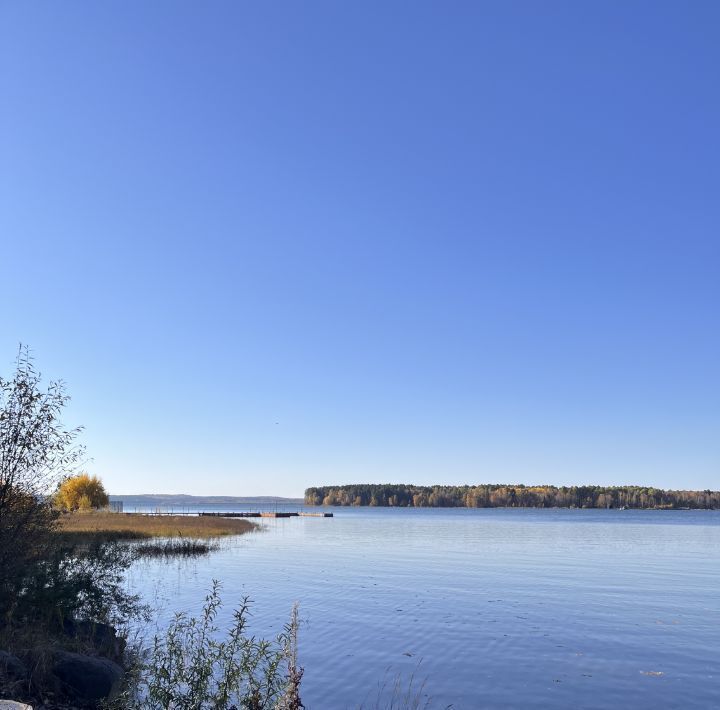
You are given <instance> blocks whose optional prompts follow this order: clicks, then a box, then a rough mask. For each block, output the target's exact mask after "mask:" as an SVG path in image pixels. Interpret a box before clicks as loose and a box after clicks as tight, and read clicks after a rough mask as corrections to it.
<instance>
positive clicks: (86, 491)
mask: <svg viewBox="0 0 720 710" xmlns="http://www.w3.org/2000/svg"><path fill="white" fill-rule="evenodd" d="M54 502H55V505H56V506H57V507H58V508H62V509H63V510H92V509H94V508H104V507H106V506H107V505H109V504H110V497H109V496H108V494H107V491H106V490H105V487H104V486H103V484H102V481H101V480H100V479H99V478H98V477H97V476H90V475H89V474H87V473H81V474H79V475H77V476H71V477H70V478H67V479H66V480H65V481H63V483H61V484H60V486H59V487H58V490H57V493H56V494H55V498H54Z"/></svg>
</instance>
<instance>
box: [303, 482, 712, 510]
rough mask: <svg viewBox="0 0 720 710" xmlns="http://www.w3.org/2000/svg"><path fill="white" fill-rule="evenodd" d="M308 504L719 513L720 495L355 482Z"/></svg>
mask: <svg viewBox="0 0 720 710" xmlns="http://www.w3.org/2000/svg"><path fill="white" fill-rule="evenodd" d="M305 504H306V505H341V506H378V507H403V508H633V509H643V510H688V509H694V510H720V491H710V490H704V491H672V490H663V489H661V488H652V487H644V486H561V487H558V486H525V485H522V484H517V485H508V484H497V483H496V484H480V485H476V486H467V485H466V486H415V485H406V484H363V483H360V484H350V485H343V486H318V487H314V488H308V489H307V490H306V491H305Z"/></svg>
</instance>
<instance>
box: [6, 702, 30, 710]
mask: <svg viewBox="0 0 720 710" xmlns="http://www.w3.org/2000/svg"><path fill="white" fill-rule="evenodd" d="M0 710H33V709H32V705H25V703H19V702H17V700H0Z"/></svg>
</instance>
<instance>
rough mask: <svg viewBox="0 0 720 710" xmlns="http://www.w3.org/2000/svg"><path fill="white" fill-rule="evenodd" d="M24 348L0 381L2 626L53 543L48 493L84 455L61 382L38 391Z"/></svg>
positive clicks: (0, 607)
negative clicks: (69, 422)
mask: <svg viewBox="0 0 720 710" xmlns="http://www.w3.org/2000/svg"><path fill="white" fill-rule="evenodd" d="M40 383H41V377H40V374H39V373H37V372H36V371H35V368H34V366H33V362H32V358H31V356H30V353H29V350H28V349H27V348H21V349H20V351H19V353H18V357H17V360H16V366H15V374H14V375H13V377H12V378H11V379H4V378H2V377H0V626H2V624H3V623H8V622H9V621H10V619H11V617H12V616H13V613H14V610H15V609H16V607H17V604H18V600H19V599H21V598H22V592H23V590H24V589H25V588H26V587H27V586H28V583H29V581H30V580H31V578H32V576H33V575H34V574H35V573H36V571H37V568H38V565H41V564H42V563H43V560H44V558H45V557H46V551H47V549H48V546H49V545H50V544H52V543H51V537H52V532H53V529H54V525H55V518H56V515H55V513H54V511H53V510H52V509H51V507H50V505H49V503H48V498H47V496H48V494H49V493H50V492H51V491H52V489H53V488H54V487H55V485H56V483H57V481H58V480H59V479H60V478H61V477H62V476H63V475H64V474H65V473H66V472H67V471H68V470H71V469H72V468H73V467H74V466H75V465H77V464H78V463H79V461H80V460H81V458H82V456H83V449H82V447H79V446H76V445H75V439H76V436H77V434H78V432H79V430H78V429H71V430H67V429H65V428H64V427H63V425H62V422H61V420H60V415H61V413H62V410H63V408H64V407H65V405H66V404H67V401H68V396H67V395H66V394H65V391H64V387H63V384H62V383H61V382H50V383H49V385H48V387H47V389H46V390H43V389H42V388H41V386H40Z"/></svg>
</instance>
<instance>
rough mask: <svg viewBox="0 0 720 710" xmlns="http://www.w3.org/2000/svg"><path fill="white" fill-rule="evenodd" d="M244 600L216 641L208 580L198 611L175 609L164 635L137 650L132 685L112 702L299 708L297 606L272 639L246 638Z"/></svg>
mask: <svg viewBox="0 0 720 710" xmlns="http://www.w3.org/2000/svg"><path fill="white" fill-rule="evenodd" d="M248 605H249V601H248V599H247V598H245V599H243V601H242V604H241V606H240V608H239V609H237V610H236V611H235V612H234V613H233V624H232V626H231V627H230V629H229V630H228V632H227V635H226V636H225V638H224V639H223V640H218V637H217V635H218V631H219V629H218V627H217V626H216V624H215V620H216V617H217V613H218V610H219V609H220V607H221V600H220V584H219V582H217V581H213V586H212V590H211V591H210V593H209V594H208V596H207V597H206V599H205V605H204V608H203V611H202V614H201V616H200V617H198V618H190V617H188V616H186V615H185V614H177V615H176V616H175V619H174V620H173V622H172V623H171V624H170V626H169V628H168V630H167V632H166V633H165V635H164V636H161V637H160V636H156V637H155V639H154V641H153V644H152V648H150V649H148V651H147V652H146V653H145V654H141V658H140V661H139V663H138V667H137V670H136V679H135V683H134V685H133V687H131V688H128V690H127V691H126V694H125V696H124V697H122V698H120V699H119V700H118V701H117V702H118V703H120V705H117V707H120V706H122V707H123V708H133V709H137V710H140V709H141V708H142V710H170V709H171V708H172V710H228V709H230V708H236V710H239V709H240V708H244V709H246V710H270V709H272V710H300V708H303V707H304V706H303V704H302V702H301V701H300V694H299V688H300V680H301V678H302V669H301V668H298V666H297V630H298V620H297V610H296V609H293V613H292V616H291V619H290V622H289V623H288V624H287V626H285V629H284V630H283V632H282V633H281V634H280V635H279V636H278V637H277V638H276V639H275V641H274V642H271V641H266V640H261V639H260V640H259V639H256V638H255V637H254V636H252V637H248V636H246V635H245V628H246V625H247V616H248V609H249V606H248Z"/></svg>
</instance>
